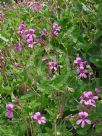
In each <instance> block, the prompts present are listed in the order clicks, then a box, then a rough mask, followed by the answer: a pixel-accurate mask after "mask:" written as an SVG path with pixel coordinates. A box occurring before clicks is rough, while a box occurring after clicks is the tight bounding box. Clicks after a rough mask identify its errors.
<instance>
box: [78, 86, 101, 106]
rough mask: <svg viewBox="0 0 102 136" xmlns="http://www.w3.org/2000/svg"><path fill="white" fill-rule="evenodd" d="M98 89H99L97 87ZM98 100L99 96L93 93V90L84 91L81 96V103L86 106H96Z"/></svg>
mask: <svg viewBox="0 0 102 136" xmlns="http://www.w3.org/2000/svg"><path fill="white" fill-rule="evenodd" d="M95 90H96V91H97V90H99V89H95ZM96 100H98V96H96V95H93V93H92V92H91V91H88V92H86V91H85V92H83V94H82V96H81V97H80V104H82V103H84V104H85V105H86V106H92V107H96Z"/></svg>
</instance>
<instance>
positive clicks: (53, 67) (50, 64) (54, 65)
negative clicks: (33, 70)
mask: <svg viewBox="0 0 102 136" xmlns="http://www.w3.org/2000/svg"><path fill="white" fill-rule="evenodd" d="M48 65H49V67H50V69H51V70H52V69H54V70H57V62H55V61H51V62H49V63H48Z"/></svg>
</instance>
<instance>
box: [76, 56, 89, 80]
mask: <svg viewBox="0 0 102 136" xmlns="http://www.w3.org/2000/svg"><path fill="white" fill-rule="evenodd" d="M74 64H75V65H77V74H78V75H79V77H81V78H87V74H88V71H87V70H86V69H85V67H86V64H87V61H83V60H82V59H81V58H80V57H76V60H74Z"/></svg>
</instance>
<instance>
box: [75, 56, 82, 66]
mask: <svg viewBox="0 0 102 136" xmlns="http://www.w3.org/2000/svg"><path fill="white" fill-rule="evenodd" d="M80 63H81V58H80V57H76V59H75V60H74V64H77V65H79V64H80Z"/></svg>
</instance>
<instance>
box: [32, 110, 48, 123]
mask: <svg viewBox="0 0 102 136" xmlns="http://www.w3.org/2000/svg"><path fill="white" fill-rule="evenodd" d="M31 119H32V120H34V119H35V120H36V121H37V122H38V124H42V123H46V118H45V117H43V116H41V113H40V112H36V113H35V114H33V115H31Z"/></svg>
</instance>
